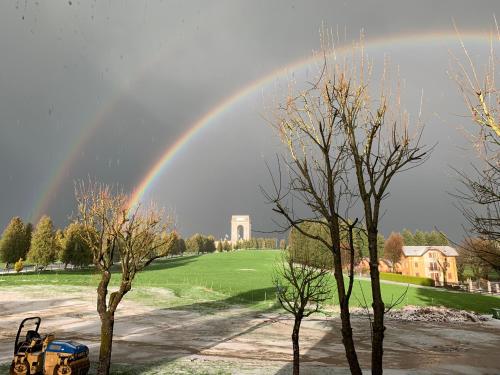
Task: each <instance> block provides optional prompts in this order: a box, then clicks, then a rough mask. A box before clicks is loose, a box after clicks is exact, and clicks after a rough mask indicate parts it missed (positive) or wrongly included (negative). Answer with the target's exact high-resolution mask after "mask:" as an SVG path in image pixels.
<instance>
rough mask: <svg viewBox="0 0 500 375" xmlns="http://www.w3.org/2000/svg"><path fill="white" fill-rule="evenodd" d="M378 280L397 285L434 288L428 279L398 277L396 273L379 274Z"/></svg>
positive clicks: (432, 282)
mask: <svg viewBox="0 0 500 375" xmlns="http://www.w3.org/2000/svg"><path fill="white" fill-rule="evenodd" d="M380 280H388V281H397V282H399V283H407V284H415V285H422V286H434V280H432V279H430V278H428V277H417V276H407V275H400V274H398V273H388V272H380Z"/></svg>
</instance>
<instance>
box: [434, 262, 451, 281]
mask: <svg viewBox="0 0 500 375" xmlns="http://www.w3.org/2000/svg"><path fill="white" fill-rule="evenodd" d="M436 261H437V264H438V266H439V269H440V270H441V273H442V274H443V286H446V285H448V281H447V272H448V268H449V267H450V262H448V257H446V256H445V257H444V258H443V259H440V258H437V259H436Z"/></svg>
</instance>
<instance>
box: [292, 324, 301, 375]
mask: <svg viewBox="0 0 500 375" xmlns="http://www.w3.org/2000/svg"><path fill="white" fill-rule="evenodd" d="M301 321H302V316H301V314H298V315H297V316H295V324H294V325H293V332H292V345H293V375H299V372H300V348H299V331H300V323H301Z"/></svg>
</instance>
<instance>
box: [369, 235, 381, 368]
mask: <svg viewBox="0 0 500 375" xmlns="http://www.w3.org/2000/svg"><path fill="white" fill-rule="evenodd" d="M368 246H369V250H370V279H371V287H372V298H373V303H372V307H373V324H372V374H382V373H383V368H382V363H383V362H382V357H383V355H384V331H385V326H384V313H385V306H384V301H383V300H382V293H381V290H380V275H379V272H378V252H377V230H376V229H375V230H373V229H372V230H369V233H368Z"/></svg>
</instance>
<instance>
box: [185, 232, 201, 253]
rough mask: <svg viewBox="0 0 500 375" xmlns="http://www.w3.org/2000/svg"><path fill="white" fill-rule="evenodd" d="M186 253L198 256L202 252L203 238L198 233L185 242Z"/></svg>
mask: <svg viewBox="0 0 500 375" xmlns="http://www.w3.org/2000/svg"><path fill="white" fill-rule="evenodd" d="M186 251H187V252H188V253H194V254H200V253H202V252H203V236H202V235H201V234H199V233H196V234H193V235H192V236H191V237H189V238H188V240H187V241H186Z"/></svg>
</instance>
